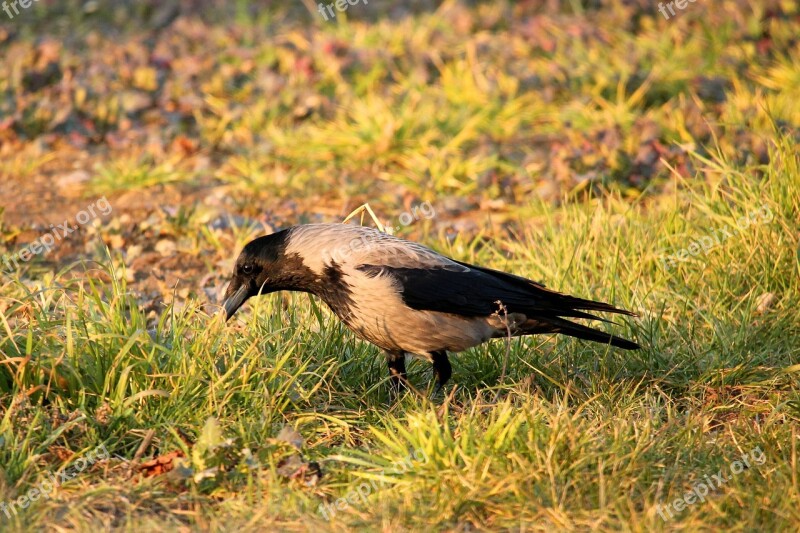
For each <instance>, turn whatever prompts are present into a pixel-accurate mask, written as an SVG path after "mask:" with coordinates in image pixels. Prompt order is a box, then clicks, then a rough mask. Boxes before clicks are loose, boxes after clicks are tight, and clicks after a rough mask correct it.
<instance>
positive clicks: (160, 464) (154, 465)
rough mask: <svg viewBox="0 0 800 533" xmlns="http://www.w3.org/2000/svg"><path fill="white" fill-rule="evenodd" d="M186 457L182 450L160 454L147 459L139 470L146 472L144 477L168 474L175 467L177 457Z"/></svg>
mask: <svg viewBox="0 0 800 533" xmlns="http://www.w3.org/2000/svg"><path fill="white" fill-rule="evenodd" d="M182 457H186V454H184V453H183V452H182V451H181V450H175V451H174V452H169V453H168V454H166V455H160V456H158V457H154V458H153V459H151V460H149V461H146V462H144V463H142V464H140V465H139V467H138V468H139V472H141V473H142V474H144V477H155V476H160V475H162V474H166V473H167V472H169V471H170V470H172V469H173V468H175V459H180V458H182Z"/></svg>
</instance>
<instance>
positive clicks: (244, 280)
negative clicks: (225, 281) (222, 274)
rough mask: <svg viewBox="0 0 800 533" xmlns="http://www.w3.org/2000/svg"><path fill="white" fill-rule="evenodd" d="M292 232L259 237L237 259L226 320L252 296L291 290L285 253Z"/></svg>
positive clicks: (227, 295)
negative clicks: (287, 277) (286, 280)
mask: <svg viewBox="0 0 800 533" xmlns="http://www.w3.org/2000/svg"><path fill="white" fill-rule="evenodd" d="M287 235H288V230H284V231H279V232H277V233H273V234H272V235H266V236H264V237H259V238H257V239H254V240H252V241H250V242H249V243H247V245H246V246H245V247H244V249H243V250H242V253H240V254H239V257H238V258H237V259H236V265H235V266H234V267H233V276H232V277H231V282H230V284H229V285H228V290H227V291H225V302H224V303H223V304H222V305H223V307H224V308H225V319H226V320H228V319H230V318H231V317H232V316H233V314H234V313H235V312H236V310H237V309H239V308H240V307H241V306H242V304H244V302H246V301H247V299H248V298H250V297H251V296H257V295H259V294H269V293H271V292H275V291H278V290H283V289H287V288H290V287H286V286H285V275H284V266H285V265H284V264H283V263H284V250H285V248H286V238H287Z"/></svg>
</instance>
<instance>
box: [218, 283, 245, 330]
mask: <svg viewBox="0 0 800 533" xmlns="http://www.w3.org/2000/svg"><path fill="white" fill-rule="evenodd" d="M249 292H250V291H248V290H247V284H246V283H242V284H241V285H239V284H238V281H237V280H236V278H234V279H232V280H231V284H230V286H229V287H228V290H227V291H225V302H224V303H223V304H222V306H223V307H224V308H225V320H226V321H228V320H230V318H231V317H232V316H233V314H234V313H235V312H236V311H237V310H238V309H239V308H240V307H241V306H242V304H243V303H244V302H245V301H246V300H247V298H248V297H249V296H250V294H249Z"/></svg>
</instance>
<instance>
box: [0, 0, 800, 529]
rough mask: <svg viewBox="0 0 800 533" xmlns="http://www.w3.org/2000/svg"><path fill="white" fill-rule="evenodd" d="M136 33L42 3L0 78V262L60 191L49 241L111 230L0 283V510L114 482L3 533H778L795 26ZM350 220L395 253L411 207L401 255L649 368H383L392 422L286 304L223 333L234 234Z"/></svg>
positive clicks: (113, 13) (798, 287) (478, 25)
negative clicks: (381, 236)
mask: <svg viewBox="0 0 800 533" xmlns="http://www.w3.org/2000/svg"><path fill="white" fill-rule="evenodd" d="M67 4H69V3H67ZM141 4H142V5H141V6H139V5H137V6H127V4H120V5H121V6H122V7H119V8H117V9H116V10H107V11H106V10H98V11H97V12H92V13H84V12H83V11H82V10H81V9H77V8H76V9H72V10H70V9H67V8H65V7H58V6H49V5H48V7H47V10H45V9H44V8H42V7H41V6H38V7H36V8H35V9H32V10H30V11H26V12H25V13H24V14H23V15H21V16H20V17H19V18H18V19H15V21H14V24H15V26H14V27H13V29H14V31H15V32H16V33H15V34H14V35H15V37H14V38H13V39H11V40H10V44H9V46H8V49H9V53H8V54H7V55H5V56H4V57H3V58H2V59H0V66H3V67H6V68H0V72H10V73H11V74H5V75H3V74H0V90H2V91H3V92H4V94H6V95H8V97H7V98H6V99H4V100H3V101H2V102H0V111H2V112H3V113H6V114H8V116H10V117H12V119H13V120H12V121H11V123H10V124H11V125H10V126H8V127H0V139H2V140H5V141H7V143H6V144H4V145H2V146H0V161H2V163H0V165H2V166H0V180H6V181H4V183H9V184H12V183H13V184H14V186H15V187H17V189H14V192H15V193H16V191H18V190H19V191H26V190H27V189H25V185H26V183H35V184H37V187H38V188H37V189H35V190H34V192H37V194H36V195H32V196H31V198H36V200H30V199H29V198H25V197H22V196H21V197H20V201H19V205H20V206H23V207H24V208H25V209H23V208H18V207H17V206H15V205H8V206H5V207H6V209H5V210H4V211H3V212H2V217H3V219H2V225H0V237H2V239H0V243H2V245H3V247H4V248H5V251H6V252H9V253H13V251H14V250H16V249H17V248H18V247H20V246H22V245H23V244H24V243H25V242H29V240H26V238H27V237H26V235H30V236H31V239H30V240H32V239H33V238H35V237H36V236H38V235H40V234H41V231H43V230H42V228H45V229H46V228H47V224H44V225H41V224H40V225H39V226H37V225H36V224H37V223H39V222H38V219H36V217H34V216H33V215H32V214H31V213H30V212H28V211H27V207H30V205H33V204H31V203H26V202H29V201H35V202H39V203H41V202H42V200H39V199H38V198H39V196H38V191H44V190H47V189H48V188H50V187H51V186H52V185H51V184H52V183H53V182H52V180H54V179H57V178H58V177H59V176H60V175H61V174H62V173H64V172H65V171H66V170H72V169H75V168H85V169H87V171H88V172H89V173H90V179H89V180H88V182H87V183H85V184H84V185H82V187H84V188H82V189H77V191H76V194H75V198H76V199H75V200H74V202H73V203H66V204H62V203H59V202H61V200H53V203H52V205H50V204H48V205H46V206H45V211H47V210H48V209H49V210H51V211H52V212H53V214H52V216H51V217H50V218H46V220H47V222H48V223H49V222H56V221H57V222H61V221H62V220H64V219H65V218H67V216H68V215H70V216H74V213H75V212H77V211H78V210H79V209H82V208H83V207H85V206H86V205H88V204H89V203H90V201H89V200H88V199H87V198H86V197H87V196H95V195H99V194H104V195H107V196H108V198H109V202H110V203H111V205H113V207H114V212H113V215H111V216H110V217H109V218H103V219H102V220H99V221H94V222H93V224H91V225H88V226H87V227H86V228H82V229H81V231H79V232H76V234H75V235H73V236H72V237H70V239H65V240H64V241H63V242H61V243H60V244H59V249H58V250H56V251H55V252H54V256H45V257H36V258H34V259H33V260H31V261H30V262H27V263H20V264H19V265H18V266H17V267H15V268H12V269H10V270H9V269H6V268H5V267H3V265H2V264H1V263H0V267H3V268H4V269H3V272H2V277H0V296H2V298H1V299H0V354H1V355H0V474H2V475H0V503H5V504H6V505H9V504H10V503H11V502H12V501H19V500H18V499H19V498H20V497H25V496H26V495H31V494H32V493H31V492H30V491H31V490H32V489H35V488H36V486H37V485H38V484H39V483H40V482H41V481H42V480H45V479H48V473H56V472H59V471H62V470H64V469H72V471H75V469H76V468H77V467H78V465H79V464H81V460H80V459H81V458H82V457H87V456H89V455H90V454H92V453H93V451H95V450H96V449H97V447H98V446H99V445H101V444H102V445H105V446H106V448H107V450H108V451H109V452H110V454H111V456H112V457H111V458H110V459H108V460H101V461H98V462H96V463H94V464H93V465H91V466H90V467H88V468H86V469H85V470H84V471H82V472H81V473H80V474H78V475H77V476H75V478H74V479H72V480H71V481H69V482H66V483H64V484H63V485H62V486H61V487H59V488H58V489H57V490H56V491H55V492H54V493H52V494H51V495H50V496H49V497H46V498H41V497H39V498H38V499H37V501H35V502H33V503H31V504H30V505H29V506H27V508H24V509H23V508H22V507H19V506H18V507H17V511H18V512H17V513H16V514H14V513H11V516H10V517H6V515H5V513H4V512H3V508H2V507H0V529H2V530H6V529H8V530H10V531H28V530H37V529H45V530H67V529H73V530H78V531H85V530H93V529H94V530H96V529H100V528H102V529H115V530H117V529H119V530H137V531H138V530H145V531H149V530H153V531H178V530H180V531H185V530H203V531H205V530H210V531H227V530H241V531H263V530H265V529H270V528H271V529H278V530H292V531H293V530H317V529H323V530H331V531H338V530H352V529H366V530H369V531H374V530H400V529H402V530H406V529H407V530H414V531H416V530H431V529H433V530H458V531H464V530H485V531H496V530H537V531H538V530H554V529H555V530H630V531H666V530H689V531H695V530H710V529H715V530H716V529H726V530H728V529H730V530H734V531H752V530H766V531H773V530H774V531H783V530H787V531H793V530H795V529H796V528H797V524H798V523H800V512H798V509H797V505H796V501H797V498H798V497H800V486H798V479H797V473H798V465H797V439H798V436H797V425H798V421H800V375H799V374H798V373H799V372H800V366H798V359H799V358H800V348H798V347H797V342H796V341H797V338H798V337H800V318H798V314H797V309H798V307H800V222H799V221H800V154H799V153H798V150H797V142H798V139H800V136H799V134H798V129H797V126H796V125H797V124H798V123H800V115H799V114H798V113H800V111H798V109H800V108H798V107H797V106H796V101H797V97H798V96H800V95H798V94H797V87H798V84H796V83H793V80H796V79H797V76H798V67H797V63H796V62H793V61H791V60H790V58H791V57H795V55H796V52H797V46H798V45H797V43H796V39H795V38H794V36H796V34H797V32H796V30H797V21H796V20H795V19H793V18H791V17H790V16H788V15H787V16H785V17H772V16H770V15H769V14H768V13H766V11H765V9H764V8H763V7H762V5H761V4H760V3H759V4H755V3H748V2H721V3H719V5H718V6H717V4H715V7H714V9H713V10H712V9H710V8H709V7H708V6H704V5H703V4H701V3H695V4H690V7H691V9H687V10H686V11H685V12H683V13H682V14H681V15H680V17H676V19H675V20H671V21H663V20H660V19H659V16H658V14H657V12H654V11H653V10H650V11H648V10H647V9H641V8H636V7H632V6H631V5H630V4H624V5H623V4H622V3H618V2H607V3H602V5H601V6H600V7H597V8H595V7H592V6H590V5H588V3H585V2H584V3H581V2H573V3H570V4H569V6H570V7H565V8H563V9H561V10H555V11H553V10H547V9H543V10H541V11H537V9H536V8H530V7H524V6H523V7H518V6H515V5H512V4H505V3H497V4H491V5H471V4H461V3H456V2H446V3H444V4H442V5H441V6H439V7H437V8H430V9H427V8H426V6H422V7H420V5H419V4H414V7H412V8H410V10H409V11H408V12H407V13H406V14H405V16H388V15H386V14H385V13H384V12H381V11H367V10H366V8H365V6H364V5H362V4H358V6H351V8H350V9H349V10H348V12H347V18H346V19H345V18H342V20H340V21H339V22H338V23H336V24H323V23H322V22H321V21H320V20H317V19H315V18H313V14H312V15H309V14H308V13H302V12H298V11H297V10H295V8H285V9H278V8H274V9H268V10H262V9H257V8H256V7H254V6H253V5H251V4H249V3H247V2H240V3H237V8H236V10H234V12H230V11H231V10H228V11H226V10H225V7H224V6H220V5H217V4H214V3H210V7H204V8H203V9H199V8H198V11H197V13H196V14H184V15H182V16H181V17H180V18H179V19H178V20H177V22H175V23H174V24H173V25H171V26H169V27H168V28H166V29H163V30H158V29H156V23H155V22H153V20H154V19H157V18H158V14H157V10H156V9H155V8H156V7H157V6H155V4H153V5H151V4H147V3H141ZM148 6H149V7H148ZM369 6H372V3H370V4H369ZM393 6H394V7H397V6H396V5H394V4H393ZM427 7H430V6H427ZM783 8H784V9H785V10H786V11H787V12H792V13H795V14H796V13H797V5H796V3H792V2H784V3H783ZM297 9H298V10H299V8H297ZM376 9H379V8H376ZM380 9H384V8H380ZM385 9H389V7H386V8H385ZM792 9H794V11H792ZM50 10H52V11H50ZM62 10H63V11H62ZM515 10H516V11H515ZM153 12H155V13H156V14H153ZM23 16H24V17H26V18H23ZM92 17H94V18H92ZM55 22H59V24H55ZM66 22H69V25H68V27H69V28H71V29H70V30H69V32H68V33H69V37H68V39H67V40H65V41H64V43H65V44H64V45H63V49H62V50H61V51H60V52H59V53H58V54H56V59H55V60H54V61H55V62H56V63H59V64H60V65H62V71H66V70H67V69H68V68H69V69H71V70H70V73H71V74H70V76H71V78H70V79H73V80H76V81H75V83H76V84H77V86H78V87H71V86H69V84H68V83H67V82H64V83H63V84H62V85H60V86H51V85H48V86H44V87H41V88H38V89H36V90H27V89H25V86H26V85H25V83H23V80H22V78H23V74H22V73H23V72H28V71H31V70H33V71H36V69H37V68H39V66H37V63H36V61H35V54H34V53H33V52H32V50H33V49H34V48H35V47H36V46H38V45H37V44H36V43H37V41H36V31H39V30H42V31H44V30H45V29H48V30H52V31H53V32H55V33H54V35H56V36H58V35H59V34H58V31H66V30H63V29H62V30H59V28H62V26H63V25H64V24H66ZM223 22H224V23H223ZM134 23H135V24H134ZM96 25H103V26H102V27H104V28H111V29H113V30H114V31H117V32H118V35H117V37H116V38H114V39H109V38H106V37H104V36H103V34H101V33H92V32H91V31H89V30H90V29H91V28H94V27H95V26H96ZM2 35H3V34H0V36H2ZM765 36H767V37H768V39H769V43H767V44H765V43H764V39H765V38H767V37H765ZM767 45H769V47H770V48H768V51H767V52H764V51H763V50H764V46H767ZM47 53H50V52H47V50H42V49H40V51H39V54H40V55H42V54H44V55H45V56H46V55H47ZM153 57H156V58H157V59H158V60H157V61H156V60H153V59H152V58H153ZM146 58H149V59H146ZM159 62H169V63H170V67H169V68H168V69H165V68H162V67H160V66H159V65H161V64H162V63H159ZM154 65H155V66H154ZM154 69H155V70H154ZM51 70H52V68H51ZM98 72H101V73H103V74H102V75H101V74H98ZM698 73H700V75H698ZM698 76H699V77H698ZM31 83H33V82H27V84H28V86H30V84H31ZM59 87H60V88H59ZM59 91H65V92H64V93H61V92H59ZM82 91H83V92H82ZM120 91H133V92H136V91H139V92H140V93H146V95H148V97H152V108H150V107H147V108H143V109H131V108H128V109H127V110H125V102H124V100H125V98H123V97H122V96H120V95H118V94H117V93H118V92H120ZM719 91H722V96H720V93H719ZM137 94H138V93H137ZM12 95H13V96H14V97H13V98H12ZM127 98H131V101H134V103H135V101H136V99H135V98H132V97H130V95H129V96H128V97H127ZM59 102H60V103H59ZM64 102H71V103H69V104H67V103H64ZM59 106H64V107H69V106H71V107H69V109H68V110H67V111H68V112H67V115H68V116H69V117H71V118H67V119H64V118H63V117H61V119H56V118H55V115H56V114H57V111H58V110H59ZM93 117H94V118H93ZM62 119H63V120H62ZM0 123H2V121H1V120H0ZM0 144H2V143H0ZM9 147H10V148H9ZM4 156H8V157H4ZM36 180H41V181H36ZM132 198H133V199H134V201H132V200H131V199H132ZM364 201H369V202H370V204H371V205H372V207H373V208H374V209H375V210H376V212H377V213H378V215H379V216H380V217H381V219H382V220H383V221H387V220H388V221H389V223H388V224H387V225H389V226H395V225H396V221H398V220H402V219H401V213H410V212H412V210H413V209H412V208H413V207H414V206H415V205H417V206H418V205H419V203H420V202H430V205H431V206H432V207H433V209H434V210H435V216H434V217H432V218H430V219H428V218H429V217H427V216H426V217H425V220H420V221H417V222H414V223H412V224H410V225H407V226H406V225H403V226H402V227H401V228H400V230H399V233H400V234H401V236H407V237H410V238H413V239H415V240H418V241H421V242H423V243H425V244H426V245H429V246H431V247H433V248H434V249H437V250H439V251H441V252H443V253H446V254H448V255H450V256H452V257H454V258H456V259H458V260H462V261H468V262H473V263H477V264H481V265H486V266H490V267H493V268H498V269H503V270H508V271H513V272H515V273H517V274H520V275H525V276H529V277H531V278H533V279H536V280H541V281H543V282H544V283H546V284H547V285H548V287H551V288H554V289H556V290H561V291H564V292H569V293H572V294H576V295H579V296H582V297H588V298H594V299H599V300H603V301H609V302H612V303H614V304H615V305H618V306H620V307H624V308H627V309H632V310H634V311H636V312H637V313H639V315H640V316H639V317H638V318H625V319H621V320H618V323H617V324H615V325H608V326H607V327H608V328H609V329H610V330H612V329H613V330H614V331H615V332H616V333H618V334H620V335H622V336H625V337H629V338H634V339H636V340H637V341H638V342H639V343H640V344H642V346H643V349H642V350H640V351H637V352H625V351H621V350H615V349H610V348H607V347H605V346H602V345H596V344H590V343H585V342H581V341H578V340H574V339H569V338H561V337H557V336H538V337H533V338H526V339H514V340H512V341H510V342H508V343H506V342H504V341H502V340H498V341H494V342H493V343H490V344H488V345H485V346H482V347H479V348H474V349H471V350H469V351H467V352H464V353H463V354H460V355H458V356H456V357H454V358H453V359H454V360H453V367H454V376H453V380H452V382H451V384H450V385H449V386H448V387H446V390H445V394H444V395H440V396H436V395H433V394H432V387H430V386H429V383H430V382H431V380H432V371H431V369H430V367H429V365H427V364H423V363H420V362H416V361H415V362H412V363H411V364H410V366H409V370H410V379H411V381H412V383H414V384H415V385H417V386H418V388H420V389H422V390H423V391H425V392H426V396H425V397H418V396H416V395H413V394H408V395H405V396H402V397H400V398H399V399H396V400H395V399H393V398H392V397H391V396H390V394H389V386H388V383H387V372H386V368H385V363H384V362H383V360H382V356H381V354H380V353H379V352H378V350H377V349H376V348H374V347H372V346H369V345H366V344H364V343H361V342H360V341H357V340H356V339H355V338H354V337H353V335H352V334H351V333H349V332H348V331H347V330H346V329H345V328H344V327H343V326H342V325H341V324H340V323H339V322H338V321H336V320H335V319H333V318H332V317H331V315H330V313H328V311H327V310H326V309H325V308H324V306H323V305H322V304H321V303H320V302H318V301H314V300H312V299H310V298H309V297H307V296H305V295H300V294H276V295H271V296H268V297H262V298H256V299H253V300H251V301H250V302H249V303H248V306H246V307H245V308H244V309H242V311H240V312H239V313H238V314H237V315H236V318H235V320H233V321H232V322H231V323H230V324H225V323H224V322H223V320H222V318H221V317H220V316H219V315H218V314H217V312H218V310H219V308H218V305H217V299H216V297H217V296H218V294H219V289H220V288H221V286H222V283H223V282H224V279H225V278H226V277H227V276H228V274H229V272H230V270H231V266H232V261H233V258H234V257H235V254H236V253H237V252H238V250H240V249H241V247H242V246H243V245H244V243H245V242H247V240H248V239H249V238H252V237H253V236H255V235H258V234H260V233H263V232H264V231H265V230H269V229H270V228H273V227H277V226H283V225H288V224H291V223H299V222H307V221H316V220H341V219H342V218H344V215H345V214H346V213H347V212H349V211H350V210H352V209H353V208H355V207H356V206H357V205H359V204H361V203H363V202H364ZM56 207H58V209H59V210H60V211H59V213H65V214H64V216H55V214H54V213H55V210H56ZM751 213H756V214H758V213H762V214H763V213H769V215H770V216H769V217H767V216H763V217H759V216H755V217H753V219H752V220H743V219H741V217H742V216H748V215H750V214H751ZM70 220H72V218H70ZM737 224H738V226H737ZM728 229H729V231H730V236H729V237H727V238H724V239H720V240H719V241H718V242H716V244H715V245H714V246H713V247H711V248H710V249H708V251H707V253H706V252H704V251H699V252H698V251H697V249H696V248H695V249H694V250H695V252H696V253H694V254H693V253H690V252H689V250H692V248H691V247H692V245H693V243H695V242H698V243H699V242H703V241H702V239H704V238H707V237H709V236H718V235H720V234H723V233H722V232H723V230H728ZM164 243H167V244H169V243H173V244H174V246H173V247H172V248H168V247H166V246H165V245H164ZM170 249H172V250H173V251H172V252H170V251H168V250H170ZM165 250H166V251H165ZM682 250H687V252H686V253H684V254H683V256H681V257H682V260H677V261H676V262H675V263H674V265H672V266H670V262H669V259H668V258H669V257H670V256H674V255H675V254H681V251H682ZM287 427H288V428H290V429H291V430H293V431H290V430H288V429H286V428H287ZM295 432H296V433H295ZM755 450H758V451H759V452H760V453H759V454H758V455H757V457H759V458H763V462H762V461H758V462H756V461H754V460H752V459H753V458H754V457H756V455H753V452H754V451H755ZM181 456H182V457H181ZM743 457H749V458H750V459H751V461H750V467H749V468H746V469H743V470H742V471H740V472H739V471H736V470H732V469H736V468H737V467H735V466H734V465H739V464H740V463H741V462H742V461H743ZM159 458H162V459H163V461H164V463H165V464H169V465H170V466H173V467H174V468H173V469H172V470H170V471H169V472H165V473H161V474H159V475H151V476H145V475H144V474H146V473H149V474H153V473H157V472H156V470H157V468H158V466H157V462H158V460H159ZM737 461H738V462H739V463H737ZM759 463H760V464H759ZM317 468H319V469H320V471H321V476H320V475H319V474H318V473H317ZM715 474H721V475H725V476H726V477H725V482H724V483H722V484H720V485H719V486H718V487H716V488H714V489H713V490H711V491H709V493H708V495H707V496H705V501H700V502H695V503H693V504H691V505H688V506H687V507H686V508H685V509H683V510H678V509H677V507H676V506H675V505H674V502H675V501H676V500H677V499H679V498H681V499H683V498H684V495H685V494H687V492H689V491H692V490H694V489H695V488H696V487H698V486H699V485H698V484H700V483H707V481H708V479H711V478H712V476H714V475H715ZM668 506H670V507H668ZM679 506H680V504H679ZM670 513H671V514H672V516H669V514H670ZM662 515H663V516H665V517H666V518H667V520H664V519H663V518H662Z"/></svg>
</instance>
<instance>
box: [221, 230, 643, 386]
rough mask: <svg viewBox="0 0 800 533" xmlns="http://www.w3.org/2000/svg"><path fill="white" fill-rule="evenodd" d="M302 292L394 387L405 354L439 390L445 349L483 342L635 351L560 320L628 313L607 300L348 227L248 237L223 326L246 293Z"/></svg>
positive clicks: (445, 374) (446, 372)
mask: <svg viewBox="0 0 800 533" xmlns="http://www.w3.org/2000/svg"><path fill="white" fill-rule="evenodd" d="M275 291H301V292H307V293H311V294H313V295H315V296H317V297H319V298H321V299H322V300H323V301H324V302H325V303H326V304H327V305H328V306H329V307H330V308H331V310H332V311H333V312H334V313H335V314H336V316H337V317H339V319H340V320H341V321H342V322H344V323H345V324H346V325H347V327H348V328H349V329H350V330H352V331H353V332H354V333H355V334H356V335H357V336H358V337H360V338H362V339H364V340H366V341H369V342H371V343H372V344H374V345H376V346H378V347H379V348H381V349H382V350H384V351H385V352H386V358H387V361H388V366H389V374H390V376H391V380H392V382H393V384H394V385H395V386H396V387H398V388H402V387H403V386H404V385H405V379H406V368H405V356H406V355H412V356H417V357H422V358H424V359H427V360H428V361H430V362H431V363H433V370H434V373H435V375H436V379H437V389H440V388H441V387H442V386H443V385H444V384H445V383H446V382H447V380H448V379H450V374H451V368H450V361H449V360H448V358H447V352H460V351H462V350H466V349H467V348H470V347H472V346H477V345H478V344H481V343H483V342H486V341H487V340H489V339H493V338H498V337H505V336H507V335H508V334H509V333H510V334H511V335H512V336H519V335H531V334H535V333H562V334H564V335H569V336H571V337H577V338H579V339H586V340H590V341H595V342H600V343H605V344H611V345H612V346H616V347H618V348H624V349H626V350H635V349H638V348H639V345H638V344H636V343H635V342H632V341H629V340H626V339H623V338H621V337H617V336H615V335H611V334H609V333H605V332H603V331H598V330H595V329H591V328H589V327H586V326H584V325H581V324H577V323H575V322H572V321H570V320H568V319H571V318H585V319H592V320H603V321H604V319H602V318H600V317H597V316H595V315H592V314H590V313H587V312H586V311H602V312H609V313H619V314H623V315H629V316H635V315H634V313H631V312H630V311H625V310H623V309H618V308H616V307H613V306H611V305H609V304H606V303H602V302H594V301H591V300H584V299H582V298H576V297H573V296H568V295H566V294H561V293H558V292H555V291H551V290H549V289H547V288H545V287H544V286H543V285H541V284H539V283H536V282H535V281H531V280H529V279H526V278H523V277H520V276H515V275H514V274H508V273H505V272H500V271H497V270H492V269H489V268H483V267H479V266H475V265H470V264H467V263H462V262H460V261H455V260H453V259H450V258H448V257H445V256H443V255H441V254H438V253H436V252H434V251H433V250H431V249H429V248H426V247H425V246H422V245H420V244H417V243H414V242H409V241H406V240H403V239H400V238H398V237H395V236H392V235H388V234H386V233H382V232H380V231H378V230H376V229H372V228H367V227H363V226H355V225H351V224H307V225H301V226H294V227H291V228H289V229H285V230H282V231H278V232H276V233H273V234H271V235H266V236H264V237H259V238H257V239H254V240H252V241H250V242H249V243H248V244H247V245H246V246H245V247H244V249H243V250H242V253H241V254H240V255H239V258H238V259H237V260H236V265H235V267H234V272H233V277H232V279H231V282H230V285H229V286H228V289H227V291H226V293H225V302H224V304H223V305H224V308H225V314H226V320H227V319H230V317H231V316H233V314H234V313H235V312H236V310H237V309H239V307H241V306H242V304H243V303H244V302H245V301H246V300H247V299H248V298H250V297H251V296H256V295H259V294H268V293H271V292H275Z"/></svg>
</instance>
